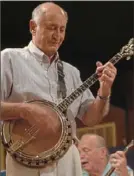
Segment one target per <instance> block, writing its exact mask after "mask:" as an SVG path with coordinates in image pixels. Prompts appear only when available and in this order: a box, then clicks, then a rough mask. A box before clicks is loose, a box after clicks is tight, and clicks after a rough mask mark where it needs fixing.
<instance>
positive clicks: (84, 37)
mask: <svg viewBox="0 0 134 176" xmlns="http://www.w3.org/2000/svg"><path fill="white" fill-rule="evenodd" d="M41 2H42V1H41ZM39 3H40V1H38V2H36V1H33V2H32V1H31V2H30V1H29V2H26V1H23V2H21V1H20V2H2V8H1V37H2V41H1V47H2V49H4V48H7V47H23V46H25V45H27V44H28V43H29V41H30V40H31V35H30V32H29V20H30V18H31V12H32V10H33V8H35V7H36V6H37V5H38V4H39ZM56 3H57V4H59V5H61V6H62V7H63V8H64V9H65V10H66V11H67V12H68V15H69V22H68V26H67V33H66V40H65V42H64V44H63V46H62V47H61V48H60V51H59V52H60V56H61V58H62V60H64V61H67V62H69V63H71V64H73V65H74V66H76V67H77V68H78V69H79V70H80V71H81V77H82V80H85V79H86V78H88V77H89V76H90V75H91V74H92V73H93V72H94V71H95V68H96V66H95V63H96V61H97V60H100V61H102V62H103V63H105V62H106V61H108V60H109V59H110V58H111V57H112V56H113V55H114V54H116V53H117V52H119V50H120V49H121V47H122V46H123V45H125V44H127V42H128V40H129V39H130V38H131V37H133V32H134V28H133V2H131V1H130V2H120V1H119V2H118V1H117V2H115V1H114V2H108V1H107V2H106V1H105V2H91V1H85V2H75V1H74V2H71V1H70V2H69V1H68V2H57V1H56ZM117 68H118V75H117V78H116V80H115V83H114V85H113V90H112V97H111V103H112V104H113V105H115V106H118V107H121V108H123V109H126V108H127V107H128V102H129V104H131V103H130V102H132V101H133V100H132V96H131V92H132V90H133V89H134V87H133V85H132V81H133V80H132V77H133V59H131V60H130V61H126V60H122V61H121V62H119V63H118V64H117ZM98 86H99V85H98V83H96V84H95V85H94V86H92V87H91V90H92V92H93V93H94V95H96V91H97V89H98ZM128 97H129V100H128Z"/></svg>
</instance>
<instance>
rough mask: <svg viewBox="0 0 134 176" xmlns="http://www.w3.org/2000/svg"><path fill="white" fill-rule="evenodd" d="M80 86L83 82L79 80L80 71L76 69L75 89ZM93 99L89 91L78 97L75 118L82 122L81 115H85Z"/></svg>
mask: <svg viewBox="0 0 134 176" xmlns="http://www.w3.org/2000/svg"><path fill="white" fill-rule="evenodd" d="M82 84H83V82H82V80H81V78H80V71H79V70H78V69H76V81H75V85H76V88H78V87H79V86H80V85H82ZM94 99H95V98H94V96H93V94H92V92H91V91H90V89H87V90H86V91H85V92H84V93H83V94H82V96H81V97H80V106H79V109H78V113H77V118H79V119H80V120H82V117H83V115H84V114H85V113H86V111H87V109H88V107H89V105H90V104H91V103H92V102H93V101H94Z"/></svg>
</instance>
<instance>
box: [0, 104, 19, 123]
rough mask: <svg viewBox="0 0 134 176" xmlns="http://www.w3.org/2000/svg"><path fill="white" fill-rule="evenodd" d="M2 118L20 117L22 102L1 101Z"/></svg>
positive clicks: (0, 117) (0, 118)
mask: <svg viewBox="0 0 134 176" xmlns="http://www.w3.org/2000/svg"><path fill="white" fill-rule="evenodd" d="M0 109H1V114H0V120H11V119H19V118H20V112H21V111H22V103H7V102H1V107H0Z"/></svg>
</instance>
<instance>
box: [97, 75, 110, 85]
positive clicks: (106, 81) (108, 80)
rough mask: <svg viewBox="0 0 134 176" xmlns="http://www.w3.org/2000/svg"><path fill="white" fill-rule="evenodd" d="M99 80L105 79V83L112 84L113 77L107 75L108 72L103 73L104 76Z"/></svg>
mask: <svg viewBox="0 0 134 176" xmlns="http://www.w3.org/2000/svg"><path fill="white" fill-rule="evenodd" d="M99 81H104V82H105V83H108V84H112V83H113V78H111V77H109V76H107V75H106V74H102V76H101V77H100V78H99Z"/></svg>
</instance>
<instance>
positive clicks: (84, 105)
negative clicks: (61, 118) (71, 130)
mask: <svg viewBox="0 0 134 176" xmlns="http://www.w3.org/2000/svg"><path fill="white" fill-rule="evenodd" d="M67 21H68V15H67V12H65V10H64V9H62V8H61V7H59V6H58V5H56V4H54V3H52V2H49V3H43V4H40V5H39V6H37V7H36V8H35V9H34V10H33V12H32V19H31V20H30V23H29V26H30V32H31V35H32V41H30V43H29V45H28V46H26V47H24V48H15V49H11V48H9V49H5V50H3V51H2V52H1V68H2V70H1V86H2V87H1V96H2V102H1V120H2V121H5V120H9V119H10V120H12V119H16V120H19V119H21V118H22V119H25V120H27V121H28V122H29V123H30V124H36V126H38V127H39V129H40V131H41V132H42V133H43V132H47V131H48V132H50V133H51V132H52V131H55V129H56V128H57V125H56V124H57V123H56V119H55V118H46V113H47V112H46V111H45V110H44V109H43V108H41V107H39V106H38V105H36V104H30V103H24V102H25V101H28V100H31V99H32V100H34V99H36V100H37V99H40V100H43V99H45V100H48V101H51V102H54V103H56V104H58V103H59V102H60V101H61V99H63V98H65V97H66V96H68V95H70V94H71V92H72V90H74V89H76V88H78V87H79V86H80V85H81V84H82V81H81V79H80V73H79V71H78V69H77V68H75V67H73V66H72V65H70V64H68V63H66V62H63V61H61V64H62V67H63V68H62V71H63V74H64V75H65V76H64V77H62V78H61V79H62V88H61V85H60V84H59V82H58V77H59V74H58V73H59V72H58V71H57V70H58V66H59V65H58V63H59V61H60V59H59V54H58V49H59V48H60V46H61V45H62V43H63V41H64V38H65V33H66V26H67ZM96 65H97V69H96V72H97V74H98V76H99V81H100V88H99V90H98V96H97V97H96V98H94V97H93V95H92V93H91V91H90V90H86V91H85V92H84V93H83V94H82V95H81V96H80V97H78V98H77V100H75V101H74V102H73V103H72V104H71V105H70V107H69V110H70V112H71V114H72V115H71V116H72V117H73V119H75V117H78V118H80V119H81V120H82V122H83V123H84V124H86V125H88V126H92V125H94V124H96V123H99V122H100V121H101V120H102V118H103V117H104V115H106V114H107V113H108V109H109V97H110V93H111V87H112V84H113V82H114V79H115V76H116V68H115V67H114V66H113V64H112V63H109V62H108V63H107V64H105V65H103V64H102V63H100V62H97V64H96ZM72 117H71V118H72ZM40 146H41V145H40ZM6 171H7V176H39V175H40V176H81V174H82V172H81V163H80V158H79V153H78V150H77V148H76V147H75V145H73V142H72V145H71V147H70V148H69V150H68V151H67V153H66V154H65V155H64V156H63V157H62V158H61V159H60V160H59V161H58V162H56V163H54V164H53V165H52V166H48V167H45V168H29V167H25V166H23V165H21V164H19V163H18V162H16V161H15V160H13V158H12V157H11V156H10V155H9V154H7V158H6Z"/></svg>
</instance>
